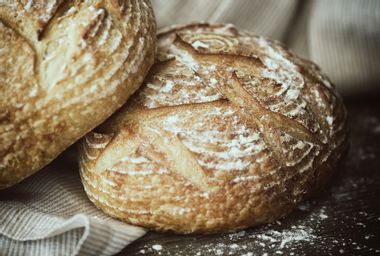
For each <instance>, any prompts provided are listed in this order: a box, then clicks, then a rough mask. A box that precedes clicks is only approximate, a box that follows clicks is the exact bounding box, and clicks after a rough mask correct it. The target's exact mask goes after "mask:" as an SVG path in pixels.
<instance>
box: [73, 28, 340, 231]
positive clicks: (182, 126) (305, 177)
mask: <svg viewBox="0 0 380 256" xmlns="http://www.w3.org/2000/svg"><path fill="white" fill-rule="evenodd" d="M346 116H347V115H346V110H345V107H344V105H343V102H342V100H341V98H340V97H339V95H338V94H337V92H336V90H335V88H334V86H333V85H332V84H331V82H330V81H329V80H328V78H327V77H326V76H325V75H324V74H323V73H322V72H321V71H320V69H319V68H318V67H317V66H316V65H315V64H314V63H312V62H310V61H308V60H304V59H301V58H299V57H297V56H296V55H295V54H294V53H293V52H291V51H290V50H288V49H286V48H285V47H284V46H283V45H282V44H281V43H279V42H276V41H273V40H270V39H266V38H263V37H261V36H257V35H254V34H251V33H249V32H246V31H242V30H238V29H237V28H236V27H234V26H233V25H228V24H207V23H195V24H188V25H183V26H175V27H170V28H167V29H164V30H163V31H161V32H160V33H159V35H158V54H157V56H156V63H155V65H154V66H153V67H152V69H151V70H150V72H149V74H148V76H147V78H146V79H145V81H144V84H143V86H142V87H141V88H140V89H139V90H138V91H137V92H136V94H135V95H134V96H133V97H131V99H130V100H129V101H128V103H127V104H126V105H125V106H123V107H122V108H121V109H120V110H119V111H117V113H115V114H114V115H113V116H112V117H111V118H110V119H108V120H107V121H106V122H105V123H103V124H102V125H100V126H99V127H98V128H97V129H96V130H95V131H93V132H91V133H89V134H88V135H86V136H85V139H83V140H82V143H81V144H80V152H81V153H80V172H81V178H82V182H83V184H84V188H85V190H86V192H87V194H88V196H89V198H90V199H91V201H93V202H94V203H95V204H96V205H97V206H98V207H99V208H100V209H102V210H103V211H104V212H106V213H107V214H109V215H111V216H113V217H116V218H118V219H121V220H123V221H125V222H128V223H131V224H134V225H139V226H143V227H147V228H149V229H154V230H159V231H168V230H170V231H174V232H177V233H216V232H225V231H232V230H238V229H243V228H246V227H250V226H253V225H259V224H263V223H268V222H271V221H273V220H275V219H278V218H280V217H282V216H284V215H286V214H288V213H289V212H290V211H292V210H293V209H294V208H295V207H296V206H297V204H299V203H300V202H301V201H302V200H304V199H306V198H307V197H308V196H310V195H312V194H313V193H314V192H315V191H317V190H319V189H321V188H323V187H324V186H325V184H326V183H327V182H328V181H329V180H330V179H331V176H332V175H333V174H334V173H335V171H336V164H337V161H338V160H339V158H340V157H341V155H342V153H343V151H344V149H345V147H346V144H347V124H346Z"/></svg>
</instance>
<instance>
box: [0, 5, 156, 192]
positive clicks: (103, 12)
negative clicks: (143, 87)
mask: <svg viewBox="0 0 380 256" xmlns="http://www.w3.org/2000/svg"><path fill="white" fill-rule="evenodd" d="M155 26H156V25H155V20H154V15H153V12H152V8H151V5H150V2H149V0H146V1H145V0H125V1H117V0H110V1H108V0H107V1H105V0H94V1H74V0H73V1H64V0H58V1H55V0H54V1H53V0H34V1H31V0H29V1H27V0H21V1H0V188H5V187H9V186H11V185H13V184H15V183H17V182H19V181H20V180H22V179H24V178H25V177H27V176H29V175H31V174H32V173H34V172H35V171H37V170H39V169H40V168H42V167H43V166H44V165H46V164H47V163H49V162H50V161H51V160H52V159H54V158H55V157H56V156H57V155H58V154H59V153H61V152H62V151H63V150H64V149H65V148H66V147H68V146H69V145H70V144H72V143H73V142H75V141H76V140H77V139H79V138H80V137H81V136H83V135H84V134H86V133H87V132H88V131H90V130H91V129H93V128H94V127H95V126H97V125H98V124H99V123H101V122H102V121H104V120H105V119H106V118H107V117H108V116H110V115H111V114H112V113H113V112H114V111H115V110H116V109H117V108H119V107H120V106H122V105H123V104H124V103H125V102H126V100H127V98H128V97H129V96H130V95H131V94H132V93H133V92H134V91H135V90H136V89H137V88H138V87H139V85H140V84H141V82H142V80H143V79H144V77H145V75H146V73H147V71H148V69H149V68H150V66H151V65H152V64H153V62H154V54H155V42H156V39H155V38H156V31H155Z"/></svg>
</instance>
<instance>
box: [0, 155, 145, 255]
mask: <svg viewBox="0 0 380 256" xmlns="http://www.w3.org/2000/svg"><path fill="white" fill-rule="evenodd" d="M145 233H146V231H145V230H144V229H142V228H140V227H134V226H131V225H127V224H125V223H122V222H120V221H117V220H115V219H112V218H111V217H108V216H107V215H105V214H104V213H103V212H101V211H100V210H98V209H97V208H96V207H95V206H94V205H93V204H92V203H91V202H90V201H89V200H88V198H87V196H86V194H85V192H84V190H83V186H82V184H81V182H80V177H79V173H78V167H77V165H76V164H75V162H73V161H72V160H71V159H70V154H69V153H68V152H66V153H65V154H64V155H63V156H61V157H60V158H59V159H57V160H56V161H54V162H53V163H52V164H50V165H49V166H47V167H46V168H44V169H43V170H41V171H40V172H38V173H37V174H35V175H33V176H32V177H30V178H28V179H26V180H25V181H23V182H22V183H20V184H18V185H16V186H14V187H12V188H10V189H7V190H3V191H0V255H12V256H14V255H23V256H24V255H26V256H29V255H30V256H34V255H36V256H43V255H46V256H54V255H65V256H66V255H113V254H115V253H117V252H119V251H121V250H122V249H123V248H124V247H125V246H127V245H128V244H129V243H131V242H132V241H134V240H136V239H137V238H139V237H141V236H143V235H144V234H145Z"/></svg>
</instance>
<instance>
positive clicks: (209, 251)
mask: <svg viewBox="0 0 380 256" xmlns="http://www.w3.org/2000/svg"><path fill="white" fill-rule="evenodd" d="M347 107H348V110H349V114H350V127H351V133H350V148H349V150H348V152H347V154H346V156H345V157H344V159H343V160H342V162H341V165H340V167H339V174H338V175H337V177H336V178H335V180H334V181H333V184H332V186H331V187H329V188H327V189H326V192H325V193H324V194H322V195H320V196H319V197H318V198H315V199H313V200H310V201H308V202H305V203H303V204H302V205H301V206H300V207H299V208H298V209H297V210H295V211H294V212H293V213H292V214H291V215H289V216H287V217H285V218H283V219H281V220H279V221H277V222H275V223H272V224H268V225H264V226H259V227H253V228H250V229H247V230H244V231H240V232H235V233H229V234H219V235H204V236H200V235H197V236H190V235H186V236H183V235H175V234H171V233H156V232H150V233H148V234H147V235H145V236H144V237H142V238H141V239H139V240H137V241H135V242H134V243H132V244H131V245H129V246H128V247H127V248H126V249H125V250H124V251H123V252H121V253H120V254H119V255H245V256H253V255H268V256H269V255H380V102H376V100H371V101H367V102H348V103H347Z"/></svg>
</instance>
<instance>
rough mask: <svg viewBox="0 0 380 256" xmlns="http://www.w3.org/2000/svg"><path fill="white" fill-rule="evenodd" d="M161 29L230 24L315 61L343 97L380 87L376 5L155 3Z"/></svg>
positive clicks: (339, 0) (341, 0) (262, 0)
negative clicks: (206, 23)
mask: <svg viewBox="0 0 380 256" xmlns="http://www.w3.org/2000/svg"><path fill="white" fill-rule="evenodd" d="M153 4H154V9H155V12H156V17H157V22H158V26H159V27H163V26H167V25H172V24H177V23H186V22H191V21H197V20H204V21H210V22H230V23H233V24H235V25H236V26H238V27H240V28H244V29H247V30H250V31H252V32H254V33H257V34H260V35H264V36H268V37H271V38H274V39H278V40H281V41H283V42H285V43H286V44H287V45H288V46H289V47H290V48H292V49H293V50H294V51H295V52H297V53H298V54H300V55H301V56H304V57H307V58H310V59H311V60H313V61H315V62H316V63H317V64H318V65H319V66H321V68H322V70H323V71H324V72H325V73H327V74H328V76H329V77H330V78H331V79H332V81H333V82H334V83H335V84H336V85H337V87H338V89H339V90H340V91H341V93H342V94H343V95H345V96H353V95H356V94H358V93H364V92H371V91H374V90H377V89H379V87H380V72H379V70H380V58H379V56H380V1H378V0H361V1H358V0H334V1H330V0H303V1H297V0H281V1H278V0H256V1H253V0H224V1H223V0H155V1H153Z"/></svg>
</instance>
